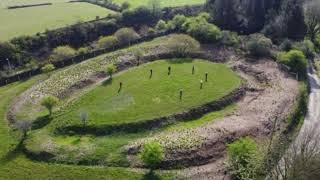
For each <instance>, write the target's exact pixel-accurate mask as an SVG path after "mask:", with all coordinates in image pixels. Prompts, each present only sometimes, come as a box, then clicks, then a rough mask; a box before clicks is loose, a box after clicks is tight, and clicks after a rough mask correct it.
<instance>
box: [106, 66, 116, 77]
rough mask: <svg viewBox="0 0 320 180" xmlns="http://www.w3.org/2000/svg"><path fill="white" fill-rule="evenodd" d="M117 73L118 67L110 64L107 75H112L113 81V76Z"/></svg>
mask: <svg viewBox="0 0 320 180" xmlns="http://www.w3.org/2000/svg"><path fill="white" fill-rule="evenodd" d="M115 71H117V67H116V66H115V65H114V64H110V65H109V66H108V67H107V73H108V74H109V75H110V79H112V75H113V73H114V72H115Z"/></svg>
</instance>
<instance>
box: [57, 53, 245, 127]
mask: <svg viewBox="0 0 320 180" xmlns="http://www.w3.org/2000/svg"><path fill="white" fill-rule="evenodd" d="M169 66H170V67H171V69H172V70H171V74H170V75H168V67H169ZM193 66H194V67H195V69H196V70H195V74H192V67H193ZM151 69H152V70H153V75H152V76H150V70H151ZM206 72H207V73H208V82H205V73H206ZM217 77H219V78H217ZM201 80H202V81H203V89H200V81H201ZM120 83H122V84H123V85H122V88H120ZM240 84H241V79H240V78H239V77H238V76H236V75H235V73H233V72H232V71H231V70H230V69H229V68H227V67H226V66H225V65H223V64H216V63H211V62H208V61H204V60H185V59H170V60H160V61H156V62H153V63H148V64H145V65H142V66H140V67H137V68H132V69H130V70H128V71H126V72H124V73H120V74H119V75H117V76H115V77H113V78H112V79H111V80H108V81H106V82H104V83H103V84H102V85H101V86H98V87H97V88H95V89H94V90H92V91H90V92H88V93H87V94H85V95H84V96H82V97H81V98H79V99H78V100H77V101H75V102H73V104H72V105H71V106H67V108H66V109H64V110H61V111H60V112H59V113H57V114H56V115H55V116H56V117H57V118H56V119H54V120H53V121H55V123H56V124H58V126H60V125H59V124H62V125H63V126H68V125H79V126H80V125H81V123H82V122H81V121H80V119H79V114H80V112H82V111H85V112H87V113H88V117H89V118H88V125H89V126H99V125H115V124H123V123H131V122H138V121H144V120H151V119H153V118H157V117H162V116H167V115H171V114H174V113H178V112H182V111H186V110H188V109H190V108H192V107H197V106H200V105H202V104H205V103H208V102H211V101H214V100H217V99H219V98H221V97H223V96H225V95H227V94H228V93H230V92H231V91H233V90H234V89H235V88H237V87H239V86H240ZM180 90H182V91H183V95H182V99H181V100H180V97H179V95H180V94H179V93H180Z"/></svg>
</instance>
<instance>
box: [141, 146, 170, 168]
mask: <svg viewBox="0 0 320 180" xmlns="http://www.w3.org/2000/svg"><path fill="white" fill-rule="evenodd" d="M139 157H140V159H141V160H142V161H143V162H144V163H145V165H147V166H148V167H150V169H151V171H153V170H154V169H155V168H156V167H157V166H158V165H159V164H160V163H161V161H162V160H163V159H164V150H163V147H162V146H161V144H160V143H159V142H156V141H154V142H149V143H146V144H144V146H143V148H142V150H141V152H140V154H139Z"/></svg>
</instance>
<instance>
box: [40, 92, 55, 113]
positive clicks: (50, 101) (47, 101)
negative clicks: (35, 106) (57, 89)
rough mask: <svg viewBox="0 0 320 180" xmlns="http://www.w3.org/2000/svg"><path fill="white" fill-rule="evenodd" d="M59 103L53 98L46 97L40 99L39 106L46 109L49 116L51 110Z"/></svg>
mask: <svg viewBox="0 0 320 180" xmlns="http://www.w3.org/2000/svg"><path fill="white" fill-rule="evenodd" d="M58 103H59V99H58V98H56V97H54V96H46V97H44V98H43V99H42V101H41V105H42V106H44V107H45V108H47V109H48V111H49V115H50V116H51V115H52V109H53V107H54V106H56V105H57V104H58Z"/></svg>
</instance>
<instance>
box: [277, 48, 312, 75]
mask: <svg viewBox="0 0 320 180" xmlns="http://www.w3.org/2000/svg"><path fill="white" fill-rule="evenodd" d="M278 60H279V61H280V62H281V63H283V64H285V65H287V66H289V67H290V68H291V71H293V72H297V73H299V74H301V75H304V74H305V72H306V67H307V60H306V57H305V55H304V54H303V52H302V51H299V50H290V51H289V52H287V53H280V54H279V55H278Z"/></svg>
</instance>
